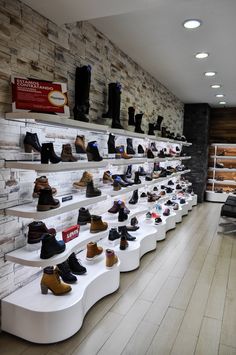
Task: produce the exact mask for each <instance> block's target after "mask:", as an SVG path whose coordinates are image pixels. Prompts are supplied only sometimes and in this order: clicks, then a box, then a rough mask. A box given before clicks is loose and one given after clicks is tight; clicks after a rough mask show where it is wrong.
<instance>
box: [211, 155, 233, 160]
mask: <svg viewBox="0 0 236 355" xmlns="http://www.w3.org/2000/svg"><path fill="white" fill-rule="evenodd" d="M210 158H211V159H218V160H221V159H225V160H227V159H229V160H232V159H236V156H233V155H232V156H230V155H211V156H210Z"/></svg>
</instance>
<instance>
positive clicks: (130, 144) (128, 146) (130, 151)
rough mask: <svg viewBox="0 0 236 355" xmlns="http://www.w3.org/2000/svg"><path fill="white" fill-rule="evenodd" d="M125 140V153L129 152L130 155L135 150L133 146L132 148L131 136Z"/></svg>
mask: <svg viewBox="0 0 236 355" xmlns="http://www.w3.org/2000/svg"><path fill="white" fill-rule="evenodd" d="M126 142H127V148H126V153H127V154H131V155H134V154H135V150H134V148H133V141H132V138H127V139H126Z"/></svg>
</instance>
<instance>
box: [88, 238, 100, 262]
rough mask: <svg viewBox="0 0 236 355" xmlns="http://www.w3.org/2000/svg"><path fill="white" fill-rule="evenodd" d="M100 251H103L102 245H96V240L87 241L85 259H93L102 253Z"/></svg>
mask: <svg viewBox="0 0 236 355" xmlns="http://www.w3.org/2000/svg"><path fill="white" fill-rule="evenodd" d="M102 252H103V248H102V247H98V246H97V243H96V242H89V243H88V244H87V254H86V259H88V260H93V259H95V258H96V257H97V256H98V255H100V254H102Z"/></svg>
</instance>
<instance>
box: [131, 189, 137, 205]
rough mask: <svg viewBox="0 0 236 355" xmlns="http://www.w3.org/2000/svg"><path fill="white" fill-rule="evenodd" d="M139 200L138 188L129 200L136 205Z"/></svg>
mask: <svg viewBox="0 0 236 355" xmlns="http://www.w3.org/2000/svg"><path fill="white" fill-rule="evenodd" d="M137 202H138V190H134V192H133V195H132V197H131V199H130V200H129V203H130V204H131V205H135V204H136V203H137Z"/></svg>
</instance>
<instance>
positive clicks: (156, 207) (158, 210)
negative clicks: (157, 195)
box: [155, 203, 162, 213]
mask: <svg viewBox="0 0 236 355" xmlns="http://www.w3.org/2000/svg"><path fill="white" fill-rule="evenodd" d="M155 209H156V211H157V212H159V213H161V211H162V205H160V204H159V203H157V204H156V205H155Z"/></svg>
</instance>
